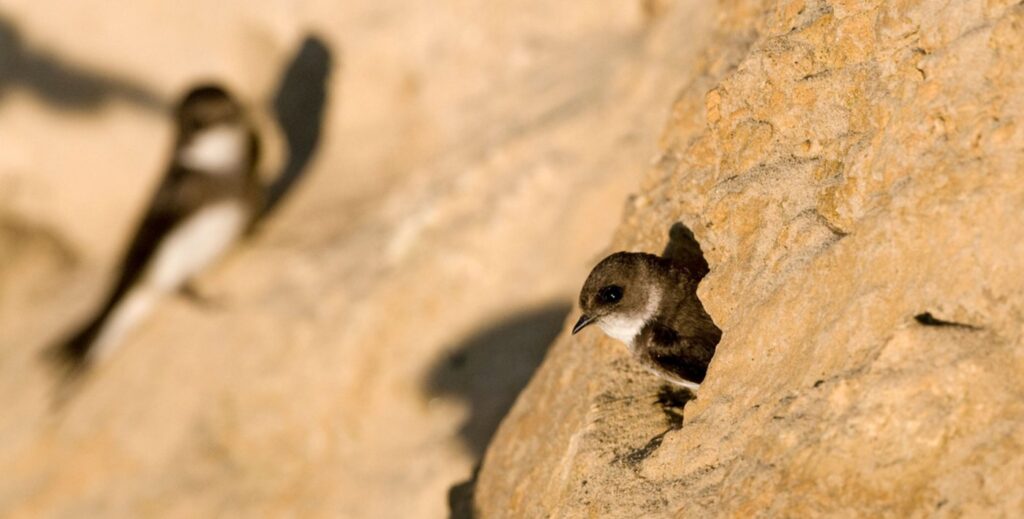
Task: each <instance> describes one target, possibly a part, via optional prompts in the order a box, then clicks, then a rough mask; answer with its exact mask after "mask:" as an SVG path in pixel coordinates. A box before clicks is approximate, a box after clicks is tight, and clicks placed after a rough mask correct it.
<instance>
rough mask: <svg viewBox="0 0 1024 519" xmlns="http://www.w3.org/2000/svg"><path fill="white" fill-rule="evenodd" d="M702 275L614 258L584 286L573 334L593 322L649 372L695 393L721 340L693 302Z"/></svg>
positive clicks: (637, 258)
mask: <svg viewBox="0 0 1024 519" xmlns="http://www.w3.org/2000/svg"><path fill="white" fill-rule="evenodd" d="M701 275H702V273H694V272H692V271H691V270H690V269H689V268H687V267H685V266H683V264H682V263H679V262H677V261H673V260H671V259H668V258H663V257H659V256H655V255H653V254H644V253H638V252H617V253H615V254H612V255H611V256H608V257H607V258H605V259H603V260H602V261H601V262H600V263H598V264H597V266H596V267H594V270H592V271H591V272H590V275H589V276H588V277H587V281H586V282H585V283H584V284H583V290H581V291H580V308H581V309H582V310H583V315H582V316H580V319H579V321H577V322H576V325H575V326H573V329H572V333H573V334H576V333H578V332H579V331H580V330H582V329H583V328H585V327H587V326H588V325H590V324H596V325H597V326H598V327H600V328H601V330H603V331H604V333H605V334H606V335H608V336H609V337H612V338H614V339H618V340H619V341H621V342H623V343H624V344H625V345H626V346H627V347H628V348H629V351H630V352H631V353H632V354H633V357H634V358H636V359H637V360H638V361H640V363H641V364H642V365H643V366H644V367H645V368H647V369H648V370H649V371H651V372H653V373H655V374H656V375H658V376H660V377H662V378H663V379H665V380H667V381H669V382H671V383H673V384H676V385H679V386H683V387H686V388H689V389H690V390H696V389H697V388H699V387H700V383H701V382H703V381H704V375H705V374H706V373H707V369H708V363H710V362H711V356H712V355H714V354H715V346H716V345H717V344H718V341H719V339H720V338H721V336H722V332H721V330H719V329H718V327H717V326H715V323H714V322H713V321H712V320H711V317H710V316H709V315H708V314H707V312H705V311H704V306H703V305H701V302H700V300H699V299H697V283H698V282H699V281H700V277H701Z"/></svg>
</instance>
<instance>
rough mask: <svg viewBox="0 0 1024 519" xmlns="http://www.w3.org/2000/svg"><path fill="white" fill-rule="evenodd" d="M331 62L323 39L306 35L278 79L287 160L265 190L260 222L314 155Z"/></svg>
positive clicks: (276, 101)
mask: <svg viewBox="0 0 1024 519" xmlns="http://www.w3.org/2000/svg"><path fill="white" fill-rule="evenodd" d="M333 61H334V60H333V58H332V56H331V50H330V49H329V48H328V47H327V45H326V44H325V43H324V41H323V40H321V39H320V38H318V37H316V36H307V37H306V39H305V40H304V41H303V42H302V46H301V47H300V48H299V52H298V53H296V55H295V57H294V58H292V61H291V62H290V63H289V65H288V67H287V68H286V69H285V70H284V73H283V74H282V76H281V82H280V84H279V85H278V87H277V93H276V94H275V95H274V101H273V110H274V116H275V118H276V119H277V124H278V126H280V127H281V131H282V132H283V133H284V137H285V140H286V141H287V143H288V159H287V160H286V161H285V165H284V167H283V168H282V169H281V172H280V173H279V174H278V175H277V176H276V177H275V178H274V180H273V183H271V184H270V186H268V188H267V201H266V204H265V205H264V207H263V211H262V212H261V214H260V218H261V219H262V218H266V217H267V216H269V215H270V213H271V212H272V211H273V210H274V209H275V208H276V207H277V206H278V205H279V204H280V203H281V201H282V200H283V199H284V197H285V195H287V194H288V193H289V192H291V190H292V188H293V187H294V186H295V184H296V183H297V182H298V181H299V179H300V178H302V176H303V175H304V174H305V173H306V171H307V168H306V166H307V165H308V164H309V161H310V160H311V159H312V158H313V155H314V153H315V152H316V149H317V145H318V144H319V143H320V129H321V126H322V124H323V119H324V109H325V108H326V106H327V92H328V88H329V83H330V74H331V66H332V63H333Z"/></svg>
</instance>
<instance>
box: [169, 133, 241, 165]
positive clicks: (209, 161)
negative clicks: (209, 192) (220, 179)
mask: <svg viewBox="0 0 1024 519" xmlns="http://www.w3.org/2000/svg"><path fill="white" fill-rule="evenodd" d="M247 138H248V135H247V132H246V130H245V127H244V126H243V125H240V124H221V125H217V126H211V127H209V128H206V129H203V130H199V131H197V132H196V133H195V134H194V135H192V137H191V138H189V140H188V141H187V142H185V144H184V145H183V146H182V147H181V151H179V152H178V161H179V162H181V164H182V165H184V166H186V167H188V168H190V169H194V170H197V171H202V172H203V173H208V174H212V175H223V174H225V173H228V172H231V171H234V170H236V169H238V168H239V167H241V166H242V165H243V162H244V161H245V159H246V154H247V149H246V148H247V147H246V140H247Z"/></svg>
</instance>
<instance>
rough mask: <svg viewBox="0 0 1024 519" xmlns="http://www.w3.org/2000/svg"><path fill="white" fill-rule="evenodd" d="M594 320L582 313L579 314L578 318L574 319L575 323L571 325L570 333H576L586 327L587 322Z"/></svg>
mask: <svg viewBox="0 0 1024 519" xmlns="http://www.w3.org/2000/svg"><path fill="white" fill-rule="evenodd" d="M592 322H594V318H593V317H590V316H588V315H587V314H583V315H581V316H580V320H579V321H576V325H575V326H573V327H572V334H573V335H576V332H578V331H580V330H582V329H584V328H586V327H587V325H588V324H590V323H592Z"/></svg>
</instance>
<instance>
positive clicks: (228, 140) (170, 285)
mask: <svg viewBox="0 0 1024 519" xmlns="http://www.w3.org/2000/svg"><path fill="white" fill-rule="evenodd" d="M176 121H177V127H178V134H177V140H176V142H175V146H174V151H173V155H172V156H171V158H170V167H169V168H168V170H167V173H166V174H165V176H164V179H163V181H162V183H161V184H160V186H159V187H158V188H157V191H156V194H155V195H154V196H153V198H152V200H151V202H150V205H149V209H148V212H147V213H146V215H145V217H144V218H143V220H142V223H141V224H140V225H139V227H138V229H137V230H136V232H135V236H134V238H133V239H132V241H131V245H130V246H129V247H128V250H127V252H126V253H125V255H124V256H123V259H122V261H121V264H120V274H119V277H118V278H117V282H116V283H115V284H114V285H113V287H112V288H111V289H110V292H109V293H108V295H107V298H106V301H105V303H104V304H103V306H102V307H101V308H100V310H99V312H98V313H97V314H96V315H95V317H94V318H93V319H91V320H90V321H88V322H87V323H85V324H84V325H83V326H82V328H81V329H79V330H78V331H77V333H75V334H73V335H72V336H71V337H70V338H68V339H67V340H66V341H64V342H62V343H60V344H58V345H57V346H56V348H55V349H54V351H53V352H54V353H55V354H56V356H57V358H58V360H60V361H62V364H64V365H65V366H66V367H68V368H70V369H71V371H72V372H76V371H78V370H80V369H81V368H84V367H86V366H87V365H88V364H90V363H94V362H97V361H99V360H101V359H102V358H104V357H106V356H108V355H110V353H111V351H112V350H113V349H114V348H115V347H116V346H117V344H118V343H119V342H120V341H121V340H122V339H123V338H124V336H125V335H126V334H127V333H128V332H129V331H130V330H131V329H132V328H134V326H135V325H136V324H137V323H138V322H139V321H141V320H142V318H144V317H145V316H146V315H147V314H148V313H149V312H150V310H151V309H152V307H153V306H154V305H155V304H156V303H157V301H159V300H160V298H161V297H163V296H164V295H166V294H168V293H171V292H175V291H178V290H182V289H184V288H186V287H187V286H188V285H187V284H188V283H189V282H190V280H191V279H192V278H194V277H195V276H196V275H197V274H199V273H200V272H202V271H203V270H204V269H205V268H207V267H208V266H210V265H211V264H212V263H213V262H214V261H216V260H217V259H218V258H219V257H220V256H222V255H223V254H224V253H225V252H226V251H227V250H228V249H229V248H230V246H231V245H232V244H233V243H234V242H235V241H236V240H237V239H238V238H239V237H240V236H241V235H242V234H243V233H244V232H245V231H246V229H247V228H248V227H249V225H250V224H251V222H252V218H253V215H254V214H256V212H257V211H258V209H259V204H260V200H261V198H262V188H261V187H260V184H259V180H258V177H257V174H256V160H257V155H258V152H259V151H258V138H257V134H256V131H255V128H254V126H253V124H252V123H251V121H250V120H249V119H248V118H247V117H246V114H245V110H244V109H243V107H242V105H240V104H239V103H238V102H237V101H236V100H235V99H234V98H233V97H232V96H231V95H229V94H228V93H227V92H226V91H225V90H223V89H222V88H220V87H217V86H212V85H207V86H201V87H198V88H195V89H193V90H192V91H190V92H189V93H188V94H187V95H186V96H185V97H184V99H183V100H182V101H181V103H180V104H179V106H178V109H177V112H176Z"/></svg>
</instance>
